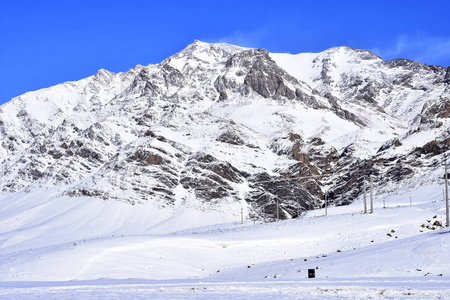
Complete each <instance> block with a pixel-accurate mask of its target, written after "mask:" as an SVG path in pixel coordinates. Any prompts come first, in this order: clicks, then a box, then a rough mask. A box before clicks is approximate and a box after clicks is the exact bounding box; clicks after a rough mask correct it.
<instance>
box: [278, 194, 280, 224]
mask: <svg viewBox="0 0 450 300" xmlns="http://www.w3.org/2000/svg"><path fill="white" fill-rule="evenodd" d="M279 210H280V203H279V201H278V197H277V222H278V221H279V220H280V212H279Z"/></svg>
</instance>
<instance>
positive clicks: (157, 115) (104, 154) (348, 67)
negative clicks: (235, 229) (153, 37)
mask: <svg viewBox="0 0 450 300" xmlns="http://www.w3.org/2000/svg"><path fill="white" fill-rule="evenodd" d="M449 84H450V68H448V69H446V68H444V67H440V66H429V65H425V64H422V63H419V62H413V61H409V60H405V59H396V60H393V61H384V60H382V59H381V58H380V57H378V56H376V55H374V54H373V53H371V52H369V51H366V50H359V49H352V48H348V47H339V48H332V49H329V50H326V51H324V52H321V53H303V54H297V55H291V54H276V53H269V52H267V51H266V50H264V49H249V48H242V47H238V46H233V45H228V44H208V43H204V42H200V41H195V42H194V43H192V44H190V45H188V46H187V47H186V48H185V49H184V50H182V51H181V52H179V53H177V54H175V55H173V56H171V57H169V58H167V59H166V60H164V61H163V62H161V63H159V64H155V65H149V66H141V65H138V66H136V67H135V68H133V69H130V70H129V71H127V72H123V73H117V74H115V73H112V72H109V71H107V70H100V71H98V72H97V73H96V74H95V75H93V76H91V77H88V78H85V79H82V80H80V81H76V82H66V83H63V84H60V85H57V86H53V87H50V88H47V89H43V90H39V91H35V92H29V93H26V94H24V95H21V96H19V97H17V98H14V99H12V100H11V101H10V102H9V103H6V104H4V105H3V106H1V107H0V136H1V140H0V141H1V145H0V174H1V176H0V187H1V191H2V193H3V194H4V195H3V198H5V197H10V196H11V195H17V194H18V193H25V194H28V196H27V198H30V197H31V196H30V195H33V193H36V191H39V193H40V194H39V195H42V191H48V193H49V194H51V195H52V197H64V198H67V197H68V198H69V199H74V201H75V200H76V198H78V197H92V198H97V199H103V200H105V201H107V202H108V201H109V203H111V201H115V202H117V201H119V202H124V203H126V204H129V205H145V206H148V205H150V206H151V207H153V208H154V209H164V211H171V212H172V213H173V214H175V213H176V212H177V211H179V210H180V209H182V208H183V209H184V208H192V209H194V210H197V211H217V212H220V213H224V214H230V215H233V216H236V215H239V214H240V213H241V210H242V212H243V214H245V216H246V217H250V218H254V219H265V220H273V219H274V218H276V217H277V216H278V217H279V218H282V219H286V218H295V217H297V216H298V215H299V214H300V213H301V212H303V211H305V210H311V209H315V208H319V207H322V206H323V205H324V199H325V198H326V199H327V201H328V203H329V204H348V203H351V202H352V201H354V199H356V198H357V197H358V196H359V195H361V193H362V191H363V185H364V181H365V180H364V178H365V179H366V181H367V182H368V180H369V178H370V179H371V180H372V182H373V183H374V185H375V192H376V193H377V194H383V193H387V192H390V191H393V190H395V189H397V188H398V187H399V186H400V185H401V186H417V185H420V184H424V183H433V182H435V183H438V182H440V181H442V176H443V172H442V168H441V163H442V159H443V154H444V153H445V151H446V150H447V147H448V145H449V144H450V130H449V125H450V122H449V119H448V116H449V113H450V87H449V86H450V85H449ZM11 197H12V196H11ZM15 197H16V196H14V197H12V198H14V199H16V198H15ZM31 198H32V197H31ZM277 207H279V209H277ZM164 218H166V219H170V214H169V215H168V216H165V217H164ZM159 221H160V220H159ZM155 222H156V221H155Z"/></svg>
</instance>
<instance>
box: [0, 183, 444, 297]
mask: <svg viewBox="0 0 450 300" xmlns="http://www.w3.org/2000/svg"><path fill="white" fill-rule="evenodd" d="M397 192H398V193H397V194H391V195H387V196H383V197H382V198H381V197H380V198H376V200H375V205H374V213H373V214H368V215H365V214H362V213H361V211H362V209H363V204H362V202H361V201H360V200H358V201H355V202H354V203H353V204H351V205H349V206H341V207H330V208H328V211H327V212H328V215H327V216H325V215H324V213H325V211H324V210H323V209H322V210H315V211H311V212H309V213H307V214H306V215H305V216H304V217H303V218H302V219H295V220H287V221H280V222H274V223H254V222H252V221H245V222H244V224H241V222H240V220H239V218H240V216H239V215H233V214H232V213H230V214H229V215H228V216H226V215H225V216H224V215H223V214H222V213H221V214H214V213H213V212H209V213H208V214H206V215H205V214H204V212H203V213H200V212H197V214H196V213H195V209H194V208H192V209H191V210H189V211H187V210H185V211H179V212H178V213H177V214H176V215H171V216H170V218H171V222H170V223H169V224H166V223H165V222H164V220H165V219H166V218H168V217H169V216H167V215H166V212H165V211H164V210H161V211H150V210H147V208H146V206H145V205H141V206H139V205H135V206H130V205H127V204H125V203H118V202H117V203H116V205H117V206H114V205H112V206H111V205H110V203H108V205H105V203H106V202H105V201H104V200H93V199H92V198H85V199H83V198H77V199H76V200H75V201H74V199H72V198H66V199H64V198H59V197H56V198H52V197H50V200H39V198H38V199H29V198H26V197H25V198H23V199H19V198H16V199H11V198H7V199H3V200H2V202H1V206H0V207H1V213H0V216H1V217H0V224H1V226H0V228H1V232H0V240H1V248H0V249H1V250H0V259H1V261H0V281H2V282H3V283H1V284H0V287H1V289H0V298H2V299H16V298H22V297H25V295H26V297H27V298H28V299H33V297H34V298H37V297H38V296H39V295H42V294H45V295H46V298H47V299H73V298H83V297H85V296H86V295H90V298H91V299H100V298H105V297H109V298H110V299H132V298H134V297H143V298H148V297H151V298H156V299H158V298H160V299H163V298H204V299H207V298H210V297H213V296H214V297H218V298H223V299H225V298H236V297H237V298H239V297H240V298H245V299H250V298H251V299H255V298H260V299H263V298H270V297H272V298H292V297H293V298H301V299H312V298H316V299H333V297H335V298H339V299H340V298H360V299H366V298H368V297H379V298H383V297H387V298H388V297H393V298H395V299H402V298H408V297H413V298H415V299H418V298H420V299H421V298H423V299H425V298H426V299H438V298H439V297H443V298H442V299H444V298H448V297H450V256H449V255H448V253H450V239H449V236H450V230H449V229H448V228H442V227H441V226H432V225H433V224H434V223H435V222H436V224H438V223H439V222H441V223H442V222H443V221H444V220H445V202H444V201H443V199H442V187H440V186H422V187H421V188H420V189H416V190H398V191H397ZM410 197H411V198H410ZM40 199H44V198H43V197H42V198H40ZM69 200H70V201H69ZM384 207H385V208H384ZM183 209H185V208H183ZM140 214H145V215H147V216H148V217H147V218H141V217H139V215H140ZM81 215H82V216H81ZM131 215H133V216H135V217H134V218H131V217H130V216H131ZM220 222H225V223H222V224H215V225H209V226H203V227H197V228H191V229H185V228H189V227H193V226H195V225H196V224H198V225H205V224H208V223H210V224H214V223H220ZM311 268H312V269H315V270H316V278H315V279H308V278H307V270H308V269H311ZM152 280H157V281H152ZM41 281H45V282H47V283H42V282H41ZM55 281H58V282H55Z"/></svg>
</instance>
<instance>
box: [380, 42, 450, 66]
mask: <svg viewBox="0 0 450 300" xmlns="http://www.w3.org/2000/svg"><path fill="white" fill-rule="evenodd" d="M372 52H374V53H376V54H378V55H380V56H381V57H382V58H384V59H395V58H407V59H412V60H415V61H420V62H423V63H426V64H436V65H442V66H445V67H447V66H449V65H450V37H409V36H400V37H398V38H397V39H396V40H395V41H394V42H393V43H392V44H391V45H388V46H387V47H382V48H374V49H372Z"/></svg>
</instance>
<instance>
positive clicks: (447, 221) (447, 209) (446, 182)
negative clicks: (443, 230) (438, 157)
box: [444, 154, 450, 227]
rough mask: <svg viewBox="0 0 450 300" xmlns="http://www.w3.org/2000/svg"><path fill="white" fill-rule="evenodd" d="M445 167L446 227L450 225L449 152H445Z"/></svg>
mask: <svg viewBox="0 0 450 300" xmlns="http://www.w3.org/2000/svg"><path fill="white" fill-rule="evenodd" d="M444 160H445V161H444V168H445V177H444V178H445V215H446V224H445V226H446V227H449V226H450V220H449V219H450V218H449V208H448V179H447V154H444Z"/></svg>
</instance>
